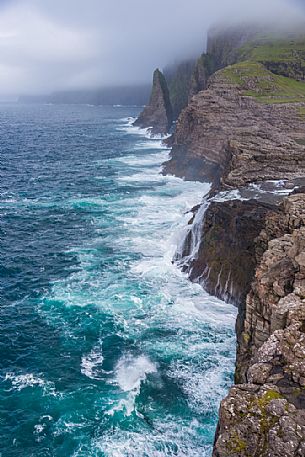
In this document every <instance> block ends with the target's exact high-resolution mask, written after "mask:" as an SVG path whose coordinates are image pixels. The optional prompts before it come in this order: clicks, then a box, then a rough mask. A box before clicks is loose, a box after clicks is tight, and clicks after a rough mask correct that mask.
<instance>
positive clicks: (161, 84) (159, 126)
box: [134, 69, 173, 134]
mask: <svg viewBox="0 0 305 457" xmlns="http://www.w3.org/2000/svg"><path fill="white" fill-rule="evenodd" d="M172 121H173V113H172V106H171V102H170V97H169V92H168V87H167V83H166V80H165V77H164V75H163V73H161V71H160V70H158V69H157V70H155V72H154V76H153V86H152V92H151V96H150V101H149V104H148V105H147V106H146V107H145V108H144V110H143V111H142V113H141V114H140V115H139V117H138V119H137V120H136V121H135V123H134V125H136V126H138V127H141V128H150V129H151V133H153V134H159V133H160V134H166V133H168V132H169V130H170V128H171V125H172Z"/></svg>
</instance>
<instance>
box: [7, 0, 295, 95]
mask: <svg viewBox="0 0 305 457" xmlns="http://www.w3.org/2000/svg"><path fill="white" fill-rule="evenodd" d="M301 15H302V4H301V3H300V2H297V1H295V0H269V1H268V2H265V1H263V0H257V1H256V2H252V1H242V0H215V1H214V2H210V1H207V0H189V1H188V2H179V5H178V6H177V2H176V1H175V0H165V1H161V0H156V1H152V0H147V1H145V2H143V1H140V0H130V1H129V2H124V1H122V0H115V1H113V2H111V3H110V2H107V1H98V0H89V1H87V2H86V3H85V2H82V1H80V0H73V1H72V0H64V1H59V0H52V1H51V0H45V1H44V2H41V1H38V0H23V1H19V0H6V1H1V2H0V30H1V33H0V50H1V52H0V56H1V57H0V69H1V71H0V87H1V90H0V93H1V94H2V95H6V96H7V95H8V94H20V93H23V94H40V93H45V92H52V91H58V90H77V89H88V88H90V89H94V88H97V87H101V86H104V87H107V86H115V85H130V84H143V83H148V82H150V80H151V74H152V71H153V69H154V68H156V67H160V68H162V67H164V66H166V65H168V64H170V63H172V62H174V61H179V60H183V59H185V58H189V57H195V56H198V55H199V54H200V53H201V52H202V51H203V50H204V48H205V45H206V43H205V41H206V38H205V37H206V32H207V29H208V28H209V27H210V25H211V24H213V23H215V22H219V21H220V22H221V21H223V20H226V21H228V20H229V21H230V20H234V21H241V20H252V21H253V20H263V19H264V20H268V21H274V22H279V21H281V20H283V18H285V20H291V21H293V20H299V19H300V17H301Z"/></svg>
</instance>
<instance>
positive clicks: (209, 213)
mask: <svg viewBox="0 0 305 457" xmlns="http://www.w3.org/2000/svg"><path fill="white" fill-rule="evenodd" d="M279 214H281V211H280V209H279V208H278V207H277V206H275V205H270V204H265V203H262V202H259V201H256V200H248V201H241V200H230V201H226V202H217V201H216V202H213V201H212V202H211V203H210V204H209V206H208V208H207V210H206V212H205V214H204V219H203V221H202V227H201V228H200V236H199V243H198V245H197V249H196V253H195V255H194V257H192V250H193V245H194V240H193V239H194V236H195V234H194V231H193V226H192V225H191V227H190V230H189V232H188V234H187V237H186V239H185V242H184V247H183V250H182V252H181V255H180V258H179V257H177V258H176V261H178V263H180V265H181V266H182V268H183V269H184V270H185V271H187V272H188V274H189V277H190V279H191V280H192V281H194V282H199V283H200V284H201V285H202V286H203V287H204V289H205V290H206V291H207V292H209V293H210V294H211V295H214V296H217V297H219V298H221V299H223V300H225V301H227V302H229V303H233V304H235V305H237V306H241V305H242V304H243V303H244V301H245V299H246V295H247V293H248V292H249V290H250V286H251V283H252V281H253V277H254V273H255V268H256V266H257V251H258V249H259V248H260V249H263V247H262V246H259V247H258V246H257V244H256V239H257V237H258V235H259V234H260V232H261V231H262V230H263V228H266V230H268V233H270V232H272V231H273V228H274V227H273V226H272V225H271V224H270V223H269V226H268V227H267V226H266V220H267V217H269V219H271V216H272V217H273V218H276V219H277V216H278V215H279ZM194 223H196V220H195V221H194ZM272 233H273V232H272Z"/></svg>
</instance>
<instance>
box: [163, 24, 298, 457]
mask: <svg viewBox="0 0 305 457" xmlns="http://www.w3.org/2000/svg"><path fill="white" fill-rule="evenodd" d="M294 36H295V35H294ZM301 42H302V40H301V41H298V42H297V43H296V42H295V41H294V40H290V41H289V40H288V41H287V39H285V40H283V41H280V42H279V41H274V36H272V37H267V38H265V37H263V38H262V35H261V36H259V34H258V31H257V30H254V29H253V30H252V29H249V30H245V29H244V30H242V31H241V32H240V33H232V31H230V33H228V34H226V33H224V34H219V33H218V32H215V33H213V32H212V33H211V34H210V37H209V43H208V54H206V55H205V56H203V60H202V61H201V62H198V63H197V66H196V68H195V72H194V76H193V87H194V91H193V93H194V95H193V96H192V98H191V99H190V101H189V104H188V106H187V107H186V108H185V109H184V110H183V111H182V113H181V115H180V116H179V119H178V122H177V127H176V131H175V133H174V135H173V136H172V138H171V140H170V145H171V146H172V151H171V155H170V160H169V161H168V162H167V163H165V164H164V173H169V174H174V175H177V176H180V177H184V178H186V179H190V180H194V179H195V180H200V181H205V182H211V183H212V185H213V187H212V192H211V193H210V196H209V199H208V202H207V201H206V202H205V203H204V204H203V205H201V206H199V208H196V209H194V210H193V211H194V213H195V215H194V217H193V219H192V221H191V222H190V230H189V232H188V234H187V236H186V239H185V242H184V245H183V247H182V248H180V250H179V252H178V253H177V255H176V258H175V261H177V262H178V264H179V265H180V266H181V268H182V269H183V270H184V271H186V272H187V273H188V274H189V277H190V279H191V280H192V281H196V282H199V283H200V284H201V285H202V286H203V287H204V288H205V289H206V290H207V291H208V292H209V293H211V294H213V295H216V296H217V297H220V298H222V299H224V300H226V301H228V302H231V303H234V304H236V305H238V307H239V314H238V319H237V323H236V334H237V346H238V347H237V363H236V373H235V380H236V385H235V386H234V387H232V389H231V390H230V392H229V395H228V397H227V398H226V399H225V400H224V401H223V402H222V405H221V409H220V418H219V425H218V430H217V434H216V439H215V447H214V454H213V455H214V457H228V456H233V457H249V456H253V457H280V456H281V457H290V456H295V457H297V456H299V457H300V456H303V455H305V445H304V442H305V390H304V389H305V330H304V329H305V257H304V256H305V254H304V253H305V194H304V193H300V194H296V195H291V196H290V197H288V198H287V199H285V200H284V202H282V203H281V204H280V205H278V204H275V201H274V202H273V204H270V203H266V202H267V201H268V202H269V197H268V200H266V201H265V202H263V200H264V199H263V198H261V197H259V201H258V200H247V201H241V200H231V201H225V200H226V198H227V197H225V195H228V193H229V195H233V194H234V193H235V194H236V191H237V190H238V192H242V193H243V192H248V197H249V195H252V196H253V197H254V198H257V194H256V195H255V192H254V191H253V189H254V188H257V186H258V184H259V185H262V186H268V182H269V181H270V180H276V181H278V180H286V181H290V184H288V186H289V185H291V186H292V187H293V186H294V184H295V183H296V182H297V181H298V180H299V181H301V180H302V179H303V180H304V178H305V133H304V132H305V116H304V113H305V84H304V83H303V82H301V80H302V79H303V76H302V72H303V67H304V68H305V65H303V62H302V59H303V55H304V53H303V47H302V46H303V44H302V43H301ZM295 49H296V51H297V52H293V51H294V50H295ZM304 50H305V45H304ZM207 56H210V57H211V56H212V64H213V66H214V69H217V68H221V67H223V66H225V65H228V66H225V68H222V69H221V70H219V71H217V72H216V73H214V74H213V75H212V76H211V77H210V78H208V79H207V77H208V73H209V72H208V71H207V66H208V65H207V62H206V61H205V60H204V59H206V58H207ZM247 59H248V60H247ZM209 62H210V63H211V61H209ZM236 62H238V63H236ZM270 70H271V71H270ZM196 72H197V73H196ZM198 91H199V92H198ZM197 92H198V93H197ZM262 183H263V184H262ZM269 184H270V183H269ZM251 189H252V190H251ZM219 191H225V192H224V193H221V194H220V195H219V194H218V193H219ZM227 191H229V192H227ZM251 192H252V194H251ZM303 192H304V190H303ZM237 195H238V193H237ZM228 198H230V197H228ZM281 201H282V199H281Z"/></svg>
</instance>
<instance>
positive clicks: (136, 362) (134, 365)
mask: <svg viewBox="0 0 305 457" xmlns="http://www.w3.org/2000/svg"><path fill="white" fill-rule="evenodd" d="M156 371H157V367H156V365H155V364H154V363H152V362H151V361H150V360H149V359H148V358H147V357H145V356H144V355H140V356H139V357H133V356H132V355H130V354H129V355H125V356H124V357H122V358H121V359H120V361H119V362H118V364H117V366H116V368H115V380H116V382H117V384H118V385H119V386H120V388H121V389H122V390H123V391H124V392H130V391H131V390H137V391H138V390H139V388H140V386H141V382H142V381H144V380H145V379H146V376H147V375H148V374H149V373H155V372H156Z"/></svg>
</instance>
